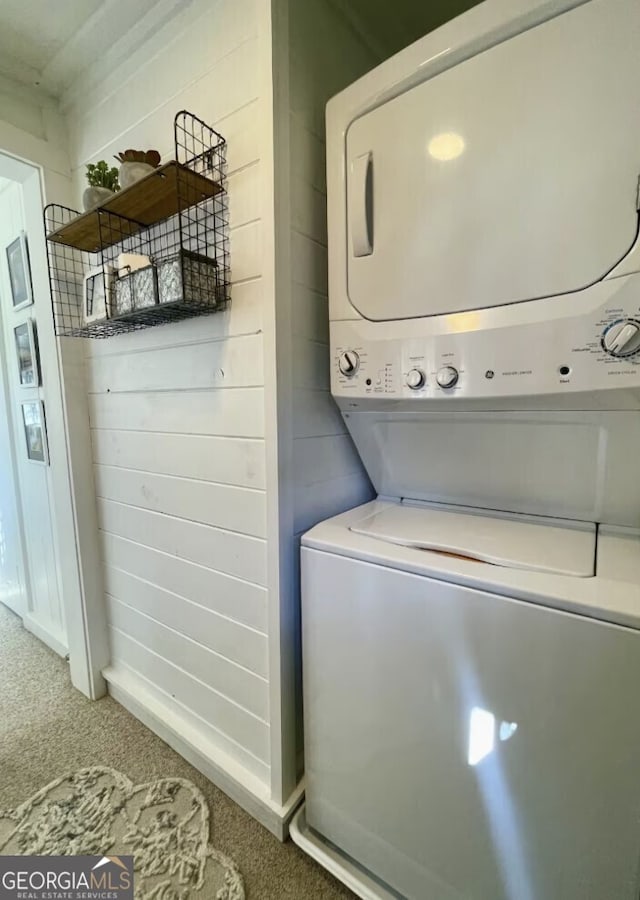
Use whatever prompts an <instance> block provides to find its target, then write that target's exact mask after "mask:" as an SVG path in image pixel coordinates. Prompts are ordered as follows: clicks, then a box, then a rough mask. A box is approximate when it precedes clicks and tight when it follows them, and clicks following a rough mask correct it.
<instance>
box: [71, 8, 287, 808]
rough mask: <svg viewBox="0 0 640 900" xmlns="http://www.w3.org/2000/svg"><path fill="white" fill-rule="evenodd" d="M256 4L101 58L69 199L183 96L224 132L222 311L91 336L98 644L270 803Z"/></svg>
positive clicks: (78, 91)
mask: <svg viewBox="0 0 640 900" xmlns="http://www.w3.org/2000/svg"><path fill="white" fill-rule="evenodd" d="M161 5H162V4H159V6H161ZM165 5H166V4H165ZM262 6H264V0H214V2H211V0H193V2H191V3H188V4H183V5H182V6H180V7H176V9H177V12H176V14H175V15H174V16H173V17H172V18H170V19H169V20H168V21H167V23H166V24H165V25H163V26H162V27H161V28H159V29H158V30H157V31H156V32H154V33H152V34H151V35H150V36H149V37H148V38H147V39H146V41H145V42H144V43H143V44H142V45H141V46H140V47H139V48H138V49H136V50H135V51H134V52H133V53H132V54H131V55H130V56H129V57H128V58H127V59H126V60H125V61H122V62H120V64H119V65H118V66H117V68H116V69H115V70H112V69H110V67H109V58H108V54H107V56H105V58H103V59H102V60H99V61H97V62H96V64H95V67H94V68H93V70H91V71H89V72H88V73H87V74H86V76H85V77H83V79H82V81H81V82H79V83H78V84H76V85H74V87H73V89H72V90H71V91H70V92H69V94H68V96H67V97H66V99H65V108H66V113H67V116H68V120H69V125H70V143H71V153H72V167H73V169H74V176H75V180H76V185H77V193H78V196H79V195H80V193H81V190H82V180H83V172H84V165H85V164H86V163H87V162H90V161H94V160H96V159H107V160H109V159H111V158H112V156H113V154H114V153H116V152H117V151H119V150H123V149H125V148H127V147H145V148H146V147H156V148H157V149H158V150H159V151H160V152H161V154H162V155H163V157H169V156H171V155H172V140H173V130H172V128H173V117H174V115H175V113H176V112H177V111H178V110H180V109H187V110H190V111H192V112H194V113H196V114H197V115H198V116H200V117H201V118H203V119H204V120H205V121H206V122H208V123H209V124H211V125H212V126H213V127H214V128H216V129H217V130H218V131H219V132H220V133H221V134H223V135H224V137H225V138H226V139H227V141H228V176H229V180H228V188H229V209H230V229H231V233H230V238H231V265H232V280H233V288H232V303H231V306H230V308H229V309H228V310H226V311H224V312H222V313H218V314H215V315H212V316H208V317H204V318H199V319H193V320H190V321H186V322H182V323H177V324H173V325H171V326H167V327H162V328H153V329H149V330H147V331H143V332H139V333H133V334H129V335H121V336H118V337H115V338H111V339H109V340H107V341H95V342H87V346H86V370H87V383H88V391H89V401H90V416H91V430H92V442H93V455H94V463H95V482H96V493H97V498H98V514H99V526H100V538H101V547H102V554H103V563H104V577H105V591H106V597H107V604H108V619H109V630H110V639H111V653H112V658H111V665H110V668H109V670H108V671H107V678H108V679H109V680H110V681H111V683H112V686H113V685H116V686H117V688H118V689H119V692H120V693H119V695H120V696H122V690H123V689H124V691H125V694H126V695H127V696H128V697H129V698H130V699H131V698H133V697H135V698H136V703H138V705H139V706H140V704H141V705H142V707H144V708H141V709H140V714H141V715H143V717H144V714H145V713H147V712H148V711H149V710H151V708H152V707H153V710H154V718H152V719H151V720H150V721H151V722H152V724H154V727H159V723H160V724H161V723H162V722H165V723H168V722H171V723H173V724H172V726H171V727H172V729H173V730H172V734H173V736H174V737H175V736H176V734H186V733H187V732H188V733H189V734H190V735H191V736H192V738H191V745H192V746H195V747H196V748H200V751H201V755H202V753H204V752H205V751H203V750H202V748H206V754H207V755H208V757H209V761H210V762H211V763H212V765H213V766H214V767H217V771H220V772H222V773H223V774H224V773H226V774H227V775H228V776H230V777H231V778H232V779H235V780H236V782H238V783H240V784H241V785H243V786H244V787H245V788H247V789H248V790H249V791H251V792H252V793H253V794H255V795H260V797H262V798H266V799H267V800H268V798H269V797H270V789H269V785H270V777H271V762H272V760H271V754H270V714H269V664H268V633H267V632H268V628H267V623H268V607H267V602H268V600H267V598H268V592H267V533H266V491H265V489H266V473H265V446H264V436H265V421H264V419H265V416H264V366H263V337H262V333H263V318H264V313H265V304H266V303H267V301H268V302H272V300H271V299H270V297H271V295H269V298H266V294H267V291H266V289H265V285H264V278H263V270H264V263H263V257H264V252H263V243H264V230H265V228H267V227H272V223H271V222H269V221H267V222H265V215H264V211H263V208H262V205H263V199H262V198H263V192H262V191H261V189H260V185H261V182H262V179H264V178H266V177H269V173H268V171H267V170H266V166H265V161H264V153H263V147H264V142H265V132H264V121H265V119H266V114H265V105H266V104H267V103H270V93H269V92H268V91H265V90H264V85H263V84H261V80H260V67H261V62H262V54H263V53H264V48H265V45H266V41H265V35H264V34H262V33H260V29H261V28H262V27H263V24H262V23H264V22H265V21H267V19H266V17H265V16H264V10H263V9H262V8H261V7H262ZM266 37H267V39H268V40H270V35H267V36H266ZM268 87H269V91H270V85H268ZM123 686H124V688H123ZM141 698H146V699H144V700H142V699H141ZM132 702H133V701H132ZM145 720H147V721H149V718H148V716H147V717H146V719H145ZM162 733H163V736H166V737H167V739H169V740H171V735H170V734H168V733H165V732H162ZM193 735H195V737H193Z"/></svg>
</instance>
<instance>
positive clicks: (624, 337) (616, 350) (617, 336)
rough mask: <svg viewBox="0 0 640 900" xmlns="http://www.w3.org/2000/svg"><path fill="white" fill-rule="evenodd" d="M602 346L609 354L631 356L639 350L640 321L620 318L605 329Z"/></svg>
mask: <svg viewBox="0 0 640 900" xmlns="http://www.w3.org/2000/svg"><path fill="white" fill-rule="evenodd" d="M602 346H603V347H604V349H605V350H606V351H607V353H610V354H611V356H631V355H632V354H633V353H636V352H637V351H638V350H640V322H636V321H635V320H634V319H621V320H620V321H619V322H614V323H613V325H609V327H608V328H607V329H606V330H605V332H604V334H603V335H602Z"/></svg>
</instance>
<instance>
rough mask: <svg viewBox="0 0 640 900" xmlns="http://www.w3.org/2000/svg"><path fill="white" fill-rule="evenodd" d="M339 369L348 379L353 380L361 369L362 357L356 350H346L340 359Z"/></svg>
mask: <svg viewBox="0 0 640 900" xmlns="http://www.w3.org/2000/svg"><path fill="white" fill-rule="evenodd" d="M338 368H339V369H340V371H341V372H342V374H343V375H346V376H347V378H353V376H354V375H355V374H356V372H357V371H358V369H359V368H360V357H359V356H358V354H357V353H356V351H355V350H345V352H344V353H341V354H340V358H339V359H338Z"/></svg>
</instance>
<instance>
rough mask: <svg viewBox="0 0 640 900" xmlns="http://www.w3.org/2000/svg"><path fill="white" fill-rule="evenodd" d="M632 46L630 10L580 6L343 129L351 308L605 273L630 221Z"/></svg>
mask: <svg viewBox="0 0 640 900" xmlns="http://www.w3.org/2000/svg"><path fill="white" fill-rule="evenodd" d="M639 46H640V4H639V3H637V2H635V0H591V2H588V3H585V4H584V5H582V6H579V7H577V8H575V9H573V10H571V11H569V12H565V13H563V14H562V15H560V16H557V17H556V18H553V19H551V20H549V21H547V22H544V23H543V24H541V25H538V26H537V27H535V28H531V29H530V30H528V31H524V32H523V33H521V34H519V35H517V36H516V37H514V38H512V39H510V40H507V41H505V42H503V43H501V44H498V45H497V46H495V47H493V48H490V49H488V50H485V51H484V52H482V53H480V54H478V55H476V56H475V57H472V58H471V59H469V60H467V61H466V62H463V63H461V64H459V65H457V66H454V67H453V68H451V69H448V70H447V71H445V72H443V73H441V74H440V75H436V76H435V77H434V78H432V79H430V80H428V81H426V82H424V83H422V84H420V85H419V86H417V87H415V88H413V89H412V90H410V91H408V92H406V93H404V94H401V95H400V96H399V97H397V98H395V99H393V100H391V101H389V102H387V103H385V104H384V105H382V106H380V107H379V108H377V109H375V110H373V111H372V112H370V113H368V114H366V115H364V116H362V117H361V118H359V119H357V120H356V121H355V122H354V123H352V125H351V126H350V127H349V129H348V132H347V140H346V154H347V188H348V233H347V244H348V246H347V256H348V294H349V299H350V302H351V303H352V305H353V306H354V307H355V308H356V309H357V310H358V311H359V312H360V313H361V314H362V315H363V316H364V317H366V318H369V319H373V320H386V319H404V318H410V317H416V316H428V315H436V314H441V313H451V312H458V311H461V310H472V309H478V308H483V307H492V306H498V305H501V304H507V303H515V302H518V301H523V300H529V299H534V298H538V297H547V296H553V295H556V294H561V293H567V292H570V291H576V290H579V289H581V288H584V287H587V286H588V285H590V284H592V283H594V282H595V281H598V280H599V279H601V278H602V277H603V276H604V275H605V274H607V273H608V272H609V271H610V270H611V269H612V268H613V267H614V266H615V265H616V264H617V263H618V262H619V260H620V259H621V258H623V257H624V256H625V255H626V254H627V252H628V251H629V249H630V247H631V246H632V244H633V243H634V241H635V238H636V232H637V225H638V216H637V191H638V176H639V175H640V157H639V156H638V147H639V146H640V92H638V89H637V68H638V47H639Z"/></svg>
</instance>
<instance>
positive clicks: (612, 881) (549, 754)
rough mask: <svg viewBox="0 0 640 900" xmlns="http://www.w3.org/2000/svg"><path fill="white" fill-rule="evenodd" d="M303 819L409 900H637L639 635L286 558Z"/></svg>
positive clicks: (376, 570)
mask: <svg viewBox="0 0 640 900" xmlns="http://www.w3.org/2000/svg"><path fill="white" fill-rule="evenodd" d="M302 595H303V609H302V618H303V658H304V708H305V758H306V777H307V790H306V797H307V821H308V823H309V825H310V826H311V827H313V828H314V829H315V830H316V831H318V832H319V833H320V834H321V835H323V836H324V837H325V838H327V839H328V840H329V841H331V842H333V843H334V844H335V845H337V846H338V847H339V848H341V849H342V850H343V851H345V852H346V853H347V854H349V855H350V856H351V857H352V858H353V859H355V860H356V861H357V862H359V863H360V864H361V865H363V866H365V867H366V868H367V869H368V870H370V871H371V872H373V873H374V875H376V876H377V877H378V878H380V879H382V880H383V881H384V882H386V883H387V884H388V885H390V886H391V887H392V888H393V889H394V890H396V891H398V892H399V893H400V895H402V897H406V898H409V900H426V898H429V900H560V898H562V900H614V898H615V900H637V898H638V887H639V885H638V862H639V860H640V778H639V777H638V759H639V758H640V714H639V713H638V702H637V685H638V684H639V683H640V634H639V633H638V632H635V631H631V630H628V629H625V628H621V627H618V626H614V625H609V624H604V623H600V622H596V621H594V620H591V619H586V618H581V617H578V616H574V615H569V614H566V613H562V612H559V611H556V610H551V609H545V608H543V607H540V606H536V605H534V604H530V603H523V602H519V601H515V600H510V599H506V598H504V597H498V596H496V595H493V594H490V593H484V592H482V591H478V590H472V589H469V588H461V587H458V586H455V585H452V584H448V583H444V582H439V581H435V580H433V579H428V578H423V577H419V576H416V575H412V574H409V573H405V572H401V571H398V570H391V569H387V568H384V567H381V566H376V565H371V564H369V563H365V562H360V561H354V560H350V559H348V558H345V557H337V556H333V555H331V554H328V553H323V552H320V551H316V550H311V549H303V551H302Z"/></svg>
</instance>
